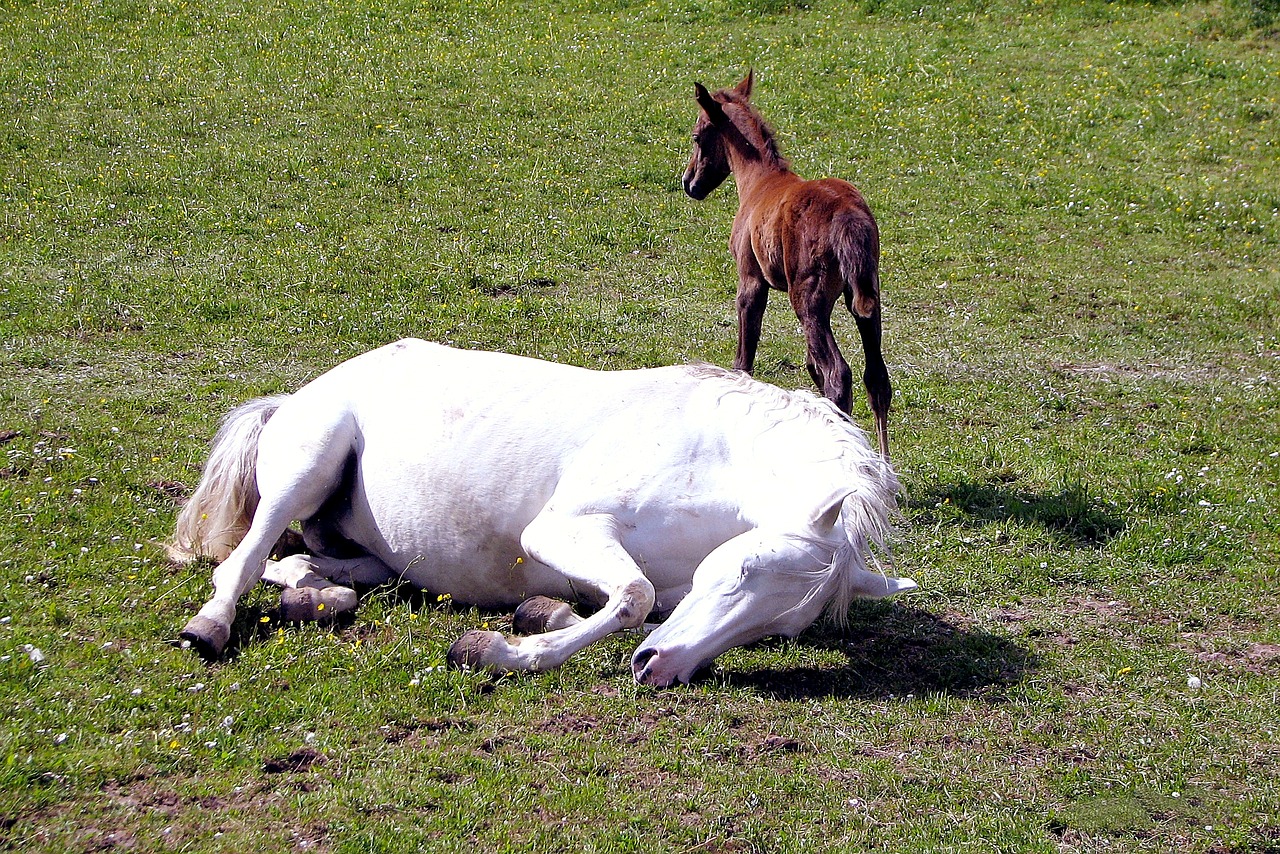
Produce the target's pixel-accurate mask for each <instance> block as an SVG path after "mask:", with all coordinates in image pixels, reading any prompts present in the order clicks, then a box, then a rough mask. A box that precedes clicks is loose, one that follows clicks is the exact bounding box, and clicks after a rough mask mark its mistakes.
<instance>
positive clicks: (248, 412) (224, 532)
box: [166, 395, 285, 563]
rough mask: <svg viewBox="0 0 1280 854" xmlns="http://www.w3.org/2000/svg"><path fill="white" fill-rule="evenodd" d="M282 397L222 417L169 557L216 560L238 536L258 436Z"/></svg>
mask: <svg viewBox="0 0 1280 854" xmlns="http://www.w3.org/2000/svg"><path fill="white" fill-rule="evenodd" d="M284 399H285V396H284V395H280V396H277V397H263V398H259V399H258V400H251V401H249V402H248V403H246V404H243V405H242V406H239V407H237V408H235V409H233V410H231V412H229V413H228V414H227V416H226V417H225V418H223V419H222V425H221V426H220V427H219V428H218V434H217V435H216V436H215V437H214V439H213V446H212V448H211V449H210V451H209V460H208V462H206V463H205V466H204V474H203V475H202V476H201V478H200V485H199V486H197V487H196V491H195V492H194V493H193V494H192V495H191V498H190V499H188V501H187V503H186V505H185V506H183V508H182V511H181V512H180V513H179V514H178V522H177V525H176V530H175V531H174V534H173V539H171V540H170V541H169V542H168V543H167V544H166V548H167V550H168V552H169V557H170V559H171V560H174V561H177V562H179V563H186V562H188V561H191V560H194V559H195V558H197V557H210V558H213V559H214V560H215V561H218V562H219V563H221V562H222V561H223V560H225V559H226V557H227V555H229V554H231V550H232V549H234V548H235V547H236V546H237V545H238V544H239V543H240V541H241V540H242V539H244V535H245V534H246V533H248V531H249V525H250V523H252V522H253V513H254V511H255V510H257V509H258V499H259V495H258V477H257V474H258V437H259V436H261V435H262V428H263V427H264V426H266V423H267V421H268V420H269V419H270V418H271V416H272V415H273V414H275V411H276V410H277V409H279V408H280V404H281V403H282V402H283V401H284Z"/></svg>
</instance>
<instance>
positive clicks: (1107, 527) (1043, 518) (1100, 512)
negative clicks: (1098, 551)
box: [904, 478, 1128, 547]
mask: <svg viewBox="0 0 1280 854" xmlns="http://www.w3.org/2000/svg"><path fill="white" fill-rule="evenodd" d="M904 505H905V509H906V510H907V512H908V513H910V515H911V517H912V518H913V519H914V520H915V521H916V522H923V523H934V524H940V525H947V524H951V525H963V526H966V527H973V528H977V527H981V526H983V525H987V524H991V523H1015V524H1029V525H1035V526H1038V527H1042V528H1044V529H1045V530H1047V531H1049V532H1050V533H1051V534H1053V535H1054V536H1055V537H1057V538H1058V539H1059V540H1062V541H1064V542H1065V543H1067V544H1070V545H1073V546H1076V547H1091V546H1100V545H1104V544H1106V543H1107V542H1108V541H1110V540H1111V539H1113V538H1114V537H1116V536H1118V535H1119V534H1121V533H1123V532H1124V530H1125V529H1126V528H1127V527H1128V523H1127V522H1126V521H1125V520H1124V519H1121V518H1119V517H1117V516H1115V515H1113V514H1112V513H1110V512H1108V511H1107V510H1106V509H1105V508H1104V507H1103V506H1102V505H1101V504H1100V503H1099V502H1098V501H1096V500H1095V499H1094V498H1093V496H1091V495H1090V494H1089V492H1088V490H1086V489H1085V488H1084V487H1083V486H1081V485H1079V484H1068V485H1066V486H1064V487H1063V488H1062V489H1061V490H1059V491H1057V492H1051V493H1050V492H1045V493H1037V492H1029V491H1026V490H1020V489H1016V488H1014V487H1013V486H1012V485H1011V482H1010V481H1006V480H1003V479H1001V478H994V479H992V480H990V481H987V482H975V481H962V482H959V483H952V484H946V485H937V486H934V487H932V488H930V489H927V490H924V491H923V492H920V493H918V494H913V495H910V496H908V497H907V499H906V501H905V502H904Z"/></svg>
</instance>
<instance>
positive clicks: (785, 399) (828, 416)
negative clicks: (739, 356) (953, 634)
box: [688, 363, 899, 625]
mask: <svg viewBox="0 0 1280 854" xmlns="http://www.w3.org/2000/svg"><path fill="white" fill-rule="evenodd" d="M688 367H689V370H690V373H691V374H692V375H693V376H696V377H699V378H714V379H719V380H720V381H722V382H723V383H724V384H725V386H726V391H727V392H736V393H741V394H744V395H747V396H749V397H750V398H751V399H752V401H753V403H758V404H761V405H760V406H752V407H750V411H751V413H752V414H753V415H757V416H759V417H761V418H762V419H764V420H766V421H768V422H769V424H770V426H775V425H784V424H795V425H797V426H801V427H802V429H803V428H805V427H808V428H809V429H818V430H821V431H822V432H823V433H825V434H826V435H827V437H829V438H830V439H832V440H834V442H835V444H836V446H837V447H838V448H839V450H840V455H839V458H840V462H841V463H842V465H843V466H844V469H845V472H846V477H847V480H848V484H849V488H850V492H849V494H848V495H847V496H846V497H845V499H844V502H843V506H842V508H841V514H840V521H841V523H842V528H843V533H844V536H843V537H842V538H841V542H840V543H838V545H837V547H836V551H835V554H834V556H833V558H832V561H831V563H830V564H821V563H817V564H815V565H814V566H813V567H803V566H797V567H794V568H792V570H791V571H794V572H796V573H798V574H804V575H810V574H821V575H825V576H827V577H826V578H824V579H823V580H822V581H821V582H819V583H818V584H815V585H814V588H813V593H812V594H811V595H810V596H809V597H806V602H808V601H812V599H813V598H814V597H817V596H824V597H829V599H828V606H827V613H828V614H829V615H830V616H831V617H832V618H833V619H834V620H835V621H836V622H837V623H839V624H841V625H843V624H844V622H845V621H846V620H847V619H848V614H849V607H850V605H851V604H852V602H853V599H855V598H856V597H857V595H858V593H859V590H860V589H862V588H863V587H864V586H865V584H866V578H865V574H866V573H875V574H877V575H879V576H881V577H885V571H884V568H883V565H882V561H881V558H882V557H883V559H884V562H885V563H888V562H890V561H891V559H892V557H891V554H890V550H889V544H888V537H889V531H890V528H891V526H892V522H893V520H894V519H895V518H896V517H897V514H898V505H897V493H898V488H899V487H898V479H897V476H896V475H895V474H894V471H893V469H892V467H891V466H890V465H889V463H888V461H886V460H885V459H884V458H883V457H881V456H880V454H879V453H878V452H876V451H875V450H873V449H872V447H871V444H870V442H869V441H868V439H867V436H866V434H865V433H863V432H862V429H861V428H860V427H858V426H857V425H856V424H855V423H854V422H853V420H852V419H851V418H850V417H849V416H848V415H846V414H845V413H844V412H841V411H840V409H838V408H837V407H836V405H835V404H834V403H832V402H831V401H829V400H827V399H826V398H823V397H818V396H817V395H815V394H812V393H810V392H807V391H802V390H799V389H797V390H794V391H787V390H785V389H782V388H779V387H777V386H774V385H770V384H767V383H763V382H759V381H757V380H755V379H754V378H752V377H751V376H750V375H748V374H746V373H743V372H741V371H730V370H727V369H725V368H721V367H719V366H716V365H709V364H704V363H694V364H690V365H689V366H688ZM792 536H795V537H796V538H797V539H810V538H808V537H805V536H803V535H800V534H794V535H792ZM812 539H815V540H816V539H817V538H812ZM802 604H803V603H802ZM797 607H799V606H797Z"/></svg>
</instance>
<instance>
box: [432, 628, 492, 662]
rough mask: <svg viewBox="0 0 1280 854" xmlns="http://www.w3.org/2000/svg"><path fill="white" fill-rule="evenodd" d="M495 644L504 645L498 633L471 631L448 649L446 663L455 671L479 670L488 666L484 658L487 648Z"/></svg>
mask: <svg viewBox="0 0 1280 854" xmlns="http://www.w3.org/2000/svg"><path fill="white" fill-rule="evenodd" d="M495 643H505V639H504V638H503V637H502V635H501V634H500V633H499V632H485V631H481V630H479V629H472V630H471V631H469V632H467V633H466V634H465V635H463V636H462V637H460V638H458V639H457V640H456V641H454V644H453V646H451V647H449V655H448V657H447V658H446V661H448V662H449V666H450V667H452V668H453V669H455V670H480V669H481V668H483V667H486V666H487V665H488V662H487V661H485V656H486V655H487V654H488V652H489V647H491V646H493V645H494V644H495Z"/></svg>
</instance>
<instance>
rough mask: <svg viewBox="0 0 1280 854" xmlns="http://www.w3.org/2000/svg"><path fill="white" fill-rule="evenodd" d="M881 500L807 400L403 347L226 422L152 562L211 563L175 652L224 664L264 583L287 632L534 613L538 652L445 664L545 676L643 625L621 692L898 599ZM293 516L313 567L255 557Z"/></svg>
mask: <svg viewBox="0 0 1280 854" xmlns="http://www.w3.org/2000/svg"><path fill="white" fill-rule="evenodd" d="M896 492H897V479H896V477H895V475H894V473H893V470H892V468H891V467H890V465H889V463H888V462H887V461H886V460H885V459H884V458H883V457H882V456H880V455H879V454H877V453H874V452H873V451H872V450H871V449H870V446H869V445H868V443H867V439H866V436H865V435H864V434H863V433H862V431H861V430H859V429H858V428H857V427H856V426H854V424H853V423H852V422H851V421H850V420H849V419H848V418H847V417H846V416H845V415H843V414H842V413H840V412H839V411H838V410H837V409H836V408H835V407H834V406H832V405H831V404H830V403H828V402H827V401H824V400H820V399H819V398H817V397H815V396H813V395H811V394H807V393H805V392H790V393H788V392H784V391H781V390H780V389H777V388H775V387H773V386H769V385H765V384H764V383H760V382H756V381H755V380H753V379H751V378H750V377H748V376H746V375H745V374H739V373H730V372H728V371H724V370H721V369H719V368H714V367H709V366H705V365H691V366H677V367H666V368H655V369H650V370H635V371H611V372H598V371H590V370H585V369H582V368H575V367H569V366H566V365H559V364H554V363H550V362H542V361H538V360H535V359H527V358H522V357H518V356H510V355H503V354H499V353H488V352H475V351H462V350H454V349H451V348H449V347H445V346H442V345H437V344H429V343H426V342H423V341H417V340H413V339H409V340H404V341H400V342H398V343H395V344H390V345H387V346H385V347H382V348H380V349H377V350H374V351H372V352H369V353H365V354H364V355H361V356H357V357H356V358H354V359H351V360H350V361H348V362H345V363H343V364H341V365H338V366H337V367H336V368H334V369H333V370H331V371H329V372H328V373H326V374H324V375H323V376H321V377H319V378H318V379H316V380H314V381H312V382H311V383H309V384H308V385H306V386H305V387H303V388H302V389H301V390H300V391H298V392H297V393H295V394H293V395H291V396H281V397H273V398H265V399H262V400H256V401H252V402H250V403H247V404H245V405H243V406H241V407H240V408H238V409H236V410H234V411H233V412H231V413H230V414H229V415H228V416H227V417H226V418H225V419H224V421H223V424H222V427H221V429H220V430H219V432H218V435H217V437H216V438H215V440H214V443H213V448H212V451H211V453H210V457H209V460H208V462H207V464H206V466H205V470H204V475H203V478H202V479H201V482H200V485H199V487H198V488H197V489H196V491H195V493H194V494H193V495H192V497H191V500H190V501H189V502H188V503H187V505H186V507H185V508H184V509H183V510H182V512H181V514H180V515H179V517H178V523H177V532H176V535H175V538H174V540H173V541H172V543H171V546H170V550H171V553H172V554H173V555H174V557H175V558H177V559H190V558H193V557H195V556H198V555H205V556H209V557H211V558H213V559H214V560H218V561H221V564H220V565H219V566H218V567H217V568H216V569H215V570H214V573H213V585H214V595H213V598H212V599H211V600H210V601H209V602H208V603H207V604H206V605H205V606H204V607H203V608H201V610H200V612H199V614H198V615H197V616H195V617H194V618H192V619H191V621H190V622H189V623H188V624H187V626H186V628H185V629H184V630H183V632H182V637H183V639H184V640H185V641H188V642H189V643H190V644H192V645H194V646H196V648H197V649H198V650H199V651H200V652H201V653H202V654H204V655H206V656H210V657H216V656H217V655H219V654H221V652H222V651H223V649H224V648H225V646H226V644H227V642H228V640H229V638H230V633H231V623H232V621H233V619H234V617H235V608H236V602H237V600H239V598H240V597H241V596H242V595H243V594H244V593H245V592H246V591H247V590H248V589H249V588H251V587H252V586H253V585H254V584H256V583H257V582H258V581H259V580H260V579H265V580H267V581H270V582H272V583H275V584H279V585H281V586H283V587H285V588H286V590H285V591H284V594H283V597H282V608H283V610H284V613H285V616H286V618H289V619H299V618H306V617H312V618H316V617H325V616H331V615H336V614H339V613H342V612H345V611H349V610H351V609H353V608H355V606H356V594H355V592H354V590H352V589H350V587H349V585H352V584H357V583H358V584H378V583H382V582H386V581H392V580H396V579H403V580H404V581H408V582H410V583H411V584H413V585H415V586H417V587H419V588H422V589H424V590H429V591H431V592H433V593H440V594H448V595H450V596H451V597H452V598H453V600H454V601H456V602H460V603H470V604H474V605H478V606H480V607H482V608H510V607H512V606H515V605H517V604H519V603H520V602H522V600H526V599H530V598H532V601H531V602H527V603H526V604H525V605H524V606H522V607H521V608H520V609H519V610H518V611H517V621H516V631H517V632H536V633H535V634H532V635H531V636H526V637H518V638H517V637H506V636H504V635H502V634H499V633H497V632H482V631H471V632H468V633H467V634H466V635H464V636H463V637H462V639H460V640H459V641H458V642H457V643H455V644H454V646H453V649H452V650H451V651H450V654H449V660H450V662H451V663H452V664H454V665H455V666H464V667H476V668H480V667H483V668H491V669H494V670H501V671H518V670H524V671H537V670H546V669H549V668H554V667H558V666H560V665H561V664H562V663H564V661H565V660H567V659H568V658H569V656H571V655H573V653H575V652H577V651H578V650H580V649H582V648H583V647H585V646H587V645H588V644H591V643H593V642H595V641H597V640H599V639H600V638H603V637H605V636H607V635H609V634H612V633H614V632H617V631H620V630H623V629H631V628H636V627H640V626H641V625H642V624H643V623H644V620H645V618H646V617H647V616H649V615H650V614H651V613H656V614H658V615H659V616H665V617H666V619H665V621H664V622H662V623H661V625H659V626H658V627H657V628H655V629H652V631H650V633H649V634H648V635H647V636H646V637H645V638H644V640H643V641H642V642H641V644H640V647H639V648H638V649H637V650H636V652H635V654H634V655H633V657H632V660H631V668H632V672H633V674H634V676H635V679H636V680H637V681H638V682H640V683H642V684H648V685H655V686H665V685H670V684H672V683H675V682H677V681H679V682H688V681H689V680H690V678H692V676H693V674H694V673H695V671H697V670H698V669H699V668H700V667H702V666H704V665H706V664H709V663H710V662H711V661H712V660H714V659H715V658H716V657H717V656H718V655H720V654H721V653H723V652H724V651H725V650H727V649H730V648H732V647H735V646H739V645H742V644H746V643H750V642H752V641H756V640H759V639H760V638H763V637H765V636H768V635H785V636H794V635H796V634H798V633H799V632H801V631H803V630H804V629H805V628H806V627H808V626H809V625H810V624H812V623H813V622H814V621H815V620H816V619H817V618H818V616H819V615H820V614H821V612H822V611H823V609H824V608H826V607H829V608H830V609H831V611H832V613H833V614H834V615H835V616H836V618H837V619H843V618H844V617H845V616H846V615H847V611H848V607H849V604H850V600H851V599H852V598H853V597H854V596H865V597H882V596H889V595H892V594H895V593H899V592H902V591H904V590H910V589H913V588H914V587H915V586H916V585H915V582H914V581H911V580H910V579H905V578H901V579H900V578H894V577H891V576H887V575H885V574H884V573H883V572H881V571H879V564H878V562H877V558H876V553H877V551H879V550H883V549H884V540H885V537H886V534H887V533H888V528H889V521H890V517H891V515H892V513H893V510H894V507H895V496H896ZM295 520H297V521H301V523H302V529H303V539H304V541H305V542H306V544H307V549H308V551H309V552H310V553H309V554H308V555H294V556H291V557H287V558H285V559H283V560H280V561H272V560H269V559H268V558H269V556H270V555H271V553H272V549H273V547H274V545H275V543H276V542H277V540H278V538H279V537H280V536H281V535H282V534H283V533H284V532H285V530H286V528H287V527H288V526H289V524H290V523H291V522H293V521H295ZM546 597H556V598H559V599H569V600H575V601H581V602H585V603H588V604H590V605H593V606H597V607H598V610H596V611H595V613H594V614H592V615H591V616H590V617H586V618H582V617H579V616H578V615H576V614H574V613H573V612H572V610H571V609H570V608H569V607H568V606H566V605H563V604H559V603H555V602H553V601H551V600H550V599H548V598H546Z"/></svg>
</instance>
